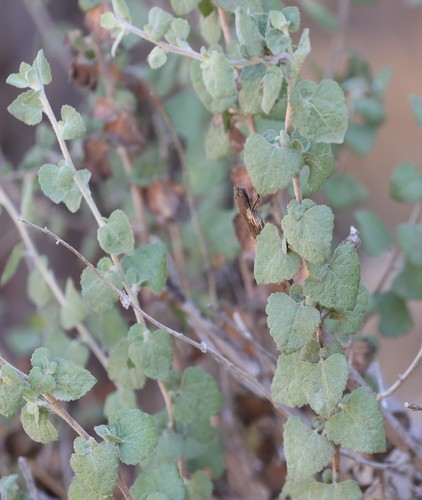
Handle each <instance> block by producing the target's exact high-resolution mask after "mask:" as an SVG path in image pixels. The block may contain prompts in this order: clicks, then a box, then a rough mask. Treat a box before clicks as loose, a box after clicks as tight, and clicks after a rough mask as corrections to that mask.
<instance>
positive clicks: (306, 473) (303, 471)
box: [284, 417, 335, 480]
mask: <svg viewBox="0 0 422 500" xmlns="http://www.w3.org/2000/svg"><path fill="white" fill-rule="evenodd" d="M334 451H335V448H334V445H333V444H332V443H331V442H330V441H329V440H328V439H327V438H326V437H324V436H321V435H319V434H318V432H317V431H312V430H310V429H308V427H307V426H306V425H305V424H304V422H303V421H302V420H301V419H300V418H299V417H290V418H289V419H288V421H287V422H286V423H285V424H284V453H285V455H286V462H287V473H288V476H289V479H293V480H300V479H305V478H307V477H311V476H313V475H314V474H315V473H316V472H319V471H320V470H322V469H323V468H324V467H325V466H326V465H328V463H329V461H330V460H331V458H332V457H333V455H334Z"/></svg>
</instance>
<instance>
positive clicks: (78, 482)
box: [69, 437, 119, 500]
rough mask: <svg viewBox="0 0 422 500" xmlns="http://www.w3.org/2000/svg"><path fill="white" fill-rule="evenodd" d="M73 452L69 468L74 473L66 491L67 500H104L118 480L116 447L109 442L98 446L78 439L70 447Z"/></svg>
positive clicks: (80, 438) (111, 492)
mask: <svg viewBox="0 0 422 500" xmlns="http://www.w3.org/2000/svg"><path fill="white" fill-rule="evenodd" d="M73 447H74V450H75V453H73V455H72V456H71V458H70V466H71V467H72V469H73V471H74V472H75V476H74V478H73V480H72V484H71V485H70V489H69V500H77V499H80V498H81V496H78V494H79V495H80V493H82V492H83V494H84V497H85V498H86V497H87V496H88V498H104V496H106V495H112V494H113V491H114V487H115V484H116V481H117V471H118V467H119V456H118V450H117V446H116V445H115V444H113V443H110V442H103V443H101V444H98V443H95V442H92V441H90V442H88V441H85V439H84V438H82V437H77V438H76V439H75V441H74V444H73Z"/></svg>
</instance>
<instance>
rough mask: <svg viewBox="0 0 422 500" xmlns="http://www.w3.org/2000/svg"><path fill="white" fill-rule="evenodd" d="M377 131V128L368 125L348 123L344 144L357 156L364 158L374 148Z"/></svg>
mask: <svg viewBox="0 0 422 500" xmlns="http://www.w3.org/2000/svg"><path fill="white" fill-rule="evenodd" d="M378 129H379V127H378V126H374V125H372V124H370V123H369V124H368V123H350V124H349V128H348V129H347V132H346V137H345V138H344V143H345V144H346V145H347V146H349V147H350V148H351V149H352V150H353V151H354V152H355V153H356V154H357V155H359V156H365V155H367V154H368V153H369V152H370V151H371V149H372V148H373V146H374V143H375V140H376V138H377V134H378Z"/></svg>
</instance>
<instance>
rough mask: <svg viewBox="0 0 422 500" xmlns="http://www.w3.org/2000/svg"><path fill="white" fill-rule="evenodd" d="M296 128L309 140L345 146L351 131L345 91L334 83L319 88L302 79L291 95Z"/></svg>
mask: <svg viewBox="0 0 422 500" xmlns="http://www.w3.org/2000/svg"><path fill="white" fill-rule="evenodd" d="M291 105H292V108H293V116H292V122H293V127H294V129H295V130H296V131H297V132H299V133H300V135H302V136H303V137H304V138H305V139H309V140H310V141H315V142H325V143H331V142H334V143H337V144H341V143H342V142H343V139H344V134H345V133H346V130H347V123H348V112H347V107H346V101H345V98H344V94H343V91H342V90H341V88H340V86H339V84H338V83H336V82H335V81H333V80H323V81H322V82H321V83H320V84H319V85H317V84H316V83H314V82H311V81H309V80H301V81H300V82H299V83H298V84H297V85H296V87H295V89H294V91H293V93H292V96H291Z"/></svg>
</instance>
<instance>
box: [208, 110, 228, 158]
mask: <svg viewBox="0 0 422 500" xmlns="http://www.w3.org/2000/svg"><path fill="white" fill-rule="evenodd" d="M230 154H231V150H230V142H229V138H228V136H227V133H226V131H225V130H224V124H223V123H220V124H219V125H215V124H214V120H212V121H211V123H210V126H209V128H208V131H207V133H206V136H205V155H206V157H207V160H208V161H212V162H214V161H221V160H223V159H224V158H227V156H229V155H230Z"/></svg>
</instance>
